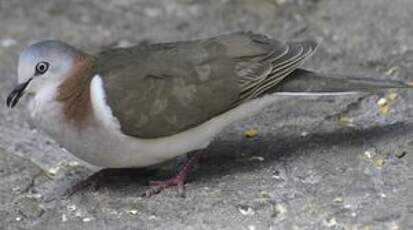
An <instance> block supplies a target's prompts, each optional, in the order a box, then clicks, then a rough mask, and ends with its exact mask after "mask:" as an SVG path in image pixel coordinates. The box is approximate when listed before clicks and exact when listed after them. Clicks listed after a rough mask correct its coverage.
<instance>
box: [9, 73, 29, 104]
mask: <svg viewBox="0 0 413 230" xmlns="http://www.w3.org/2000/svg"><path fill="white" fill-rule="evenodd" d="M32 80H33V78H29V80H27V81H26V82H23V83H20V84H18V85H17V86H16V88H14V89H13V91H11V93H10V94H9V96H8V97H7V102H6V104H7V107H10V108H13V107H14V106H15V105H16V104H17V102H19V100H20V98H21V97H22V96H23V94H24V90H25V89H26V88H27V86H28V85H29V83H30V82H31V81H32Z"/></svg>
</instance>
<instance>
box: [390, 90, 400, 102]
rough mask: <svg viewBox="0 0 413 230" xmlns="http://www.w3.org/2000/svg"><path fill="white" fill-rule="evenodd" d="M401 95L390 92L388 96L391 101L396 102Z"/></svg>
mask: <svg viewBox="0 0 413 230" xmlns="http://www.w3.org/2000/svg"><path fill="white" fill-rule="evenodd" d="M398 96H399V95H398V94H397V93H395V92H390V93H388V94H387V98H388V99H389V101H395V100H396V99H397V97H398Z"/></svg>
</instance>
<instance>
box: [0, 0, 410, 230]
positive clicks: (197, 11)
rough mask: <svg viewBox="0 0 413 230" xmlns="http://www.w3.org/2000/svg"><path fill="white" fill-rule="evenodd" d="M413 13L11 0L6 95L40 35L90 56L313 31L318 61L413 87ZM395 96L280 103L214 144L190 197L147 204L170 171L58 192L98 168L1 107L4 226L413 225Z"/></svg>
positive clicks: (136, 0)
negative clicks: (26, 50)
mask: <svg viewBox="0 0 413 230" xmlns="http://www.w3.org/2000/svg"><path fill="white" fill-rule="evenodd" d="M412 15H413V2H412V1H411V0H392V1H388V0H374V1H370V0H346V1H342V0H307V1H305V0H286V1H281V0H277V1H276V0H256V1H248V0H238V1H237V0H214V1H213V0H173V1H172V0H162V1H151V0H121V1H109V0H105V1H98V0H92V1H82V0H71V1H40V0H20V1H8V0H7V1H6V0H3V1H0V31H1V33H0V73H1V75H0V79H1V81H0V97H1V101H4V99H5V97H6V95H7V93H8V92H9V90H11V88H12V86H13V84H14V83H15V81H16V78H15V75H16V73H15V71H16V64H17V55H18V52H19V51H20V50H21V49H22V48H23V47H24V46H25V45H27V44H28V43H30V42H33V41H37V40H41V39H45V38H54V39H61V40H64V41H67V42H69V43H71V44H73V45H76V46H78V47H81V48H84V49H86V50H88V51H90V52H93V51H96V50H98V49H101V48H103V47H108V46H113V45H125V44H126V45H127V44H131V43H139V42H148V41H149V42H160V41H174V40H183V39H191V38H199V37H206V36H212V35H216V34H221V33H227V32H231V31H239V30H252V31H255V32H260V33H265V34H268V35H270V36H273V37H277V38H279V39H303V38H306V39H307V38H314V39H317V40H318V41H319V42H320V43H321V46H320V48H319V50H318V53H317V54H316V55H315V56H314V58H313V59H312V60H311V61H309V62H308V63H307V67H309V68H311V69H317V70H320V71H324V72H327V71H332V72H340V73H346V74H350V73H352V74H357V75H361V76H375V77H382V78H389V79H402V80H409V81H412V80H413V77H412V73H413V68H412V63H413V26H412V20H413V16H412ZM395 93H397V98H395V99H394V96H395V94H388V93H386V92H379V93H377V94H374V95H360V96H346V97H335V98H332V97H312V98H280V101H279V103H277V104H274V106H272V107H270V108H268V109H266V110H265V111H263V112H262V113H260V114H259V115H257V116H255V117H253V118H251V119H248V120H246V121H242V122H239V123H237V124H234V125H233V126H231V127H229V128H228V129H226V130H225V131H224V132H223V133H222V134H221V135H220V136H219V137H218V138H217V140H216V141H215V142H214V143H213V144H212V145H211V146H210V148H209V157H208V159H206V160H205V161H204V162H203V163H202V164H201V165H200V167H199V168H198V169H197V170H196V171H195V172H194V173H193V174H192V175H191V178H190V179H191V181H190V182H189V183H188V184H187V187H186V188H187V192H186V198H180V197H177V196H176V191H175V190H168V191H166V192H163V193H161V194H159V195H157V196H154V197H152V198H150V199H144V198H140V194H141V193H142V192H143V190H144V188H145V185H146V183H147V181H148V180H151V179H160V178H163V177H165V176H167V175H168V174H170V173H171V172H164V171H160V172H158V171H154V172H152V173H140V172H139V171H138V170H122V171H116V172H113V171H112V172H108V173H107V174H103V175H104V176H103V179H102V178H101V179H96V180H95V181H96V183H97V184H99V186H98V189H97V190H90V189H84V190H81V191H80V192H77V193H75V194H74V195H73V196H71V197H65V196H62V195H61V194H63V193H64V192H65V191H67V189H69V188H71V186H72V185H73V184H75V183H76V182H78V181H81V180H84V179H85V178H87V176H88V175H91V174H93V173H94V172H96V170H97V169H96V168H93V167H91V166H89V165H87V164H85V163H82V162H80V161H78V160H76V159H74V158H73V157H71V156H70V155H69V154H68V153H67V152H65V151H64V150H63V149H61V148H59V147H58V145H57V144H56V143H54V142H53V140H51V139H50V138H49V137H47V136H45V135H44V134H42V133H41V132H39V131H36V130H33V129H31V128H30V127H29V126H28V125H27V124H26V122H25V113H24V110H23V109H22V106H21V105H20V106H19V107H18V108H17V109H15V110H13V111H10V110H9V109H7V108H6V107H5V106H4V105H0V108H1V109H0V229H42V230H43V229H413V198H412V197H413V196H412V193H413V168H412V167H413V165H412V164H413V153H412V152H413V142H412V136H413V129H412V128H413V125H412V116H413V112H412V111H413V103H412V101H413V92H407V91H395ZM386 96H387V97H388V98H393V99H394V100H390V101H391V102H390V105H389V107H387V108H381V109H380V108H379V107H378V105H377V101H378V100H379V99H380V98H382V97H386ZM2 104H3V103H2ZM386 109H388V111H386ZM249 129H256V130H257V131H258V136H257V137H256V138H255V139H247V138H245V137H244V132H245V131H246V130H249ZM95 175H96V174H95ZM97 175H101V174H97Z"/></svg>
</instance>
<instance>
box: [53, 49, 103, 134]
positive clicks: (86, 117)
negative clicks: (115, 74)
mask: <svg viewBox="0 0 413 230" xmlns="http://www.w3.org/2000/svg"><path fill="white" fill-rule="evenodd" d="M94 71H95V58H94V57H92V56H90V55H87V54H83V55H81V56H79V57H77V58H76V60H75V63H74V68H73V71H72V72H70V73H69V74H68V76H66V78H65V80H64V81H63V82H62V83H61V84H60V85H59V86H58V88H57V92H56V101H58V102H60V103H61V104H62V110H63V115H64V119H65V120H66V121H68V122H73V124H76V125H77V126H79V125H84V124H85V123H87V122H88V121H90V120H91V119H92V114H93V112H92V104H91V99H90V82H91V80H92V78H93V75H94Z"/></svg>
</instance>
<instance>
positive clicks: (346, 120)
mask: <svg viewBox="0 0 413 230" xmlns="http://www.w3.org/2000/svg"><path fill="white" fill-rule="evenodd" d="M338 120H339V121H340V122H341V123H349V122H351V117H349V116H347V115H340V116H338Z"/></svg>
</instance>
